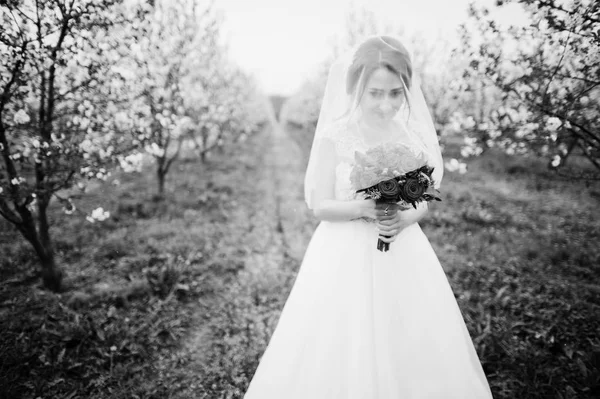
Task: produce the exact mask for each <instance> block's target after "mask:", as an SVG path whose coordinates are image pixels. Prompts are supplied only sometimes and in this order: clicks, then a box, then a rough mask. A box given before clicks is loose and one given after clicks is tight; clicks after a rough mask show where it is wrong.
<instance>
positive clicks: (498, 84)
mask: <svg viewBox="0 0 600 399" xmlns="http://www.w3.org/2000/svg"><path fill="white" fill-rule="evenodd" d="M502 13H504V15H507V14H508V13H510V15H516V14H520V15H522V16H523V18H521V19H520V20H517V21H515V20H514V18H511V21H510V22H506V21H505V20H504V19H502V18H501V16H502V15H503V14H502ZM470 15H471V20H472V24H469V25H466V26H464V27H463V29H462V40H463V45H464V49H463V51H464V53H465V54H466V55H467V57H468V58H469V59H471V62H470V66H469V68H467V71H466V73H467V75H466V76H467V77H469V76H478V77H480V78H483V85H485V86H490V85H491V87H492V89H491V93H492V96H493V98H494V100H493V101H494V102H495V103H496V105H495V106H494V107H491V108H489V112H486V113H485V114H483V115H481V118H479V120H477V124H476V125H475V128H474V129H473V130H472V131H471V132H472V133H473V136H474V138H476V139H477V141H478V143H477V144H478V145H479V146H481V147H483V148H488V147H491V146H499V147H501V148H503V149H505V150H506V151H508V152H511V153H526V152H532V153H535V154H537V155H539V156H543V157H545V158H546V159H548V162H549V164H550V166H551V167H554V168H560V167H562V166H565V164H566V160H567V158H568V157H569V155H570V154H572V153H579V154H581V155H583V156H585V157H586V158H587V159H588V160H589V161H590V163H591V165H593V167H594V168H595V169H596V172H598V171H600V133H598V132H600V125H599V124H598V121H599V118H598V116H599V115H600V88H599V85H600V80H598V76H600V55H599V54H600V37H599V33H598V32H599V31H600V4H599V3H598V2H595V1H588V0H569V1H555V0H536V1H525V0H523V1H521V0H514V1H510V0H509V1H497V2H496V8H494V9H488V8H486V7H476V6H475V5H472V6H471V8H470ZM565 174H568V175H571V176H576V177H585V178H599V176H600V174H599V173H595V174H590V173H584V174H579V175H575V174H574V172H573V171H565Z"/></svg>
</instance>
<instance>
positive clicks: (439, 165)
mask: <svg viewBox="0 0 600 399" xmlns="http://www.w3.org/2000/svg"><path fill="white" fill-rule="evenodd" d="M359 50H361V53H358V51H359ZM390 54H391V55H390ZM359 55H360V56H361V57H362V59H364V58H365V57H366V58H367V59H369V60H370V61H371V64H373V62H374V65H377V67H379V66H382V65H389V64H390V60H389V57H392V60H393V63H394V65H391V66H392V67H393V68H394V70H395V71H397V74H398V75H400V80H401V81H402V84H403V86H404V95H405V101H404V102H403V104H402V105H401V106H400V107H399V108H398V109H397V112H396V110H394V112H396V113H395V114H394V116H393V118H392V119H391V121H390V123H388V124H386V126H387V127H385V128H383V127H382V128H380V130H379V131H378V132H377V133H378V134H379V135H387V136H390V137H400V136H402V137H404V139H406V138H409V139H410V140H411V142H412V143H414V145H416V146H418V147H419V149H420V150H421V151H422V152H423V154H424V155H425V156H426V159H427V160H428V161H427V163H428V165H430V166H432V167H434V171H433V175H432V177H433V180H434V187H435V188H436V189H437V188H439V187H440V182H441V180H442V175H443V169H444V166H443V160H442V154H441V151H440V146H439V143H438V137H437V133H436V131H435V126H434V124H433V120H432V118H431V115H430V112H429V109H428V107H427V104H426V103H425V99H424V97H423V93H422V92H421V87H420V80H419V77H418V71H415V69H414V65H412V61H411V60H412V57H411V55H410V53H409V52H408V50H407V49H406V47H405V46H404V45H403V44H402V43H401V42H400V41H399V40H398V39H397V38H394V37H391V36H372V37H370V38H367V39H366V40H365V41H363V42H362V43H359V44H358V45H357V46H355V47H354V48H352V49H351V50H349V51H346V52H345V53H343V54H342V55H341V56H339V57H338V58H337V59H336V60H335V61H334V62H333V64H332V65H331V67H330V70H329V74H328V78H327V84H326V86H325V93H324V95H323V101H322V105H321V110H320V113H319V119H318V122H317V126H316V130H315V135H314V138H313V144H312V147H311V151H310V156H309V160H308V166H307V169H306V174H305V178H304V199H305V201H306V204H307V205H308V207H309V208H310V209H314V208H315V207H316V206H317V204H316V203H315V202H316V200H315V198H317V195H316V191H318V190H321V189H322V188H323V187H324V186H328V185H329V186H330V185H332V184H335V182H334V181H331V179H329V180H326V179H327V177H326V175H327V173H324V170H325V169H326V168H328V167H329V168H330V167H331V162H332V158H333V157H335V153H333V151H334V148H335V146H334V145H332V141H334V140H335V138H339V137H340V135H342V136H343V135H344V134H350V133H349V132H350V130H351V129H350V126H351V125H352V126H354V124H356V123H357V122H358V121H360V120H361V118H362V115H363V113H362V111H361V109H360V106H359V105H360V101H361V97H362V95H364V93H362V92H361V87H363V88H364V84H365V83H366V80H367V79H368V78H369V77H370V74H371V72H372V70H371V71H369V70H368V68H366V67H365V65H363V64H361V59H360V57H359ZM386 57H387V58H386ZM363 90H364V89H363ZM390 126H391V128H390ZM370 132H373V129H372V128H371V129H370ZM332 136H336V137H335V138H334V137H332ZM398 140H400V139H399V138H398ZM334 180H335V179H334Z"/></svg>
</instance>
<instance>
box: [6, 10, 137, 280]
mask: <svg viewBox="0 0 600 399" xmlns="http://www.w3.org/2000/svg"><path fill="white" fill-rule="evenodd" d="M136 15H138V14H137V12H133V10H131V9H128V8H126V7H121V6H120V5H119V4H118V1H117V0H109V1H104V2H95V1H92V0H70V1H61V0H53V1H45V2H41V1H33V0H29V1H28V0H24V1H12V2H3V3H2V6H0V23H1V24H2V29H0V215H2V217H4V218H5V219H6V220H7V221H8V222H10V223H11V224H12V225H14V226H15V228H16V229H17V230H18V231H19V232H20V233H21V234H22V235H23V237H25V239H26V240H27V241H28V242H29V243H31V245H32V246H33V248H34V249H35V252H36V254H37V256H38V258H39V260H40V264H41V270H42V278H43V281H44V284H45V286H46V287H48V288H50V289H52V290H60V289H61V287H62V281H63V275H64V272H63V271H62V270H61V268H60V265H57V264H56V262H55V259H54V251H53V247H52V241H51V237H50V231H49V228H50V225H49V220H48V214H47V211H48V206H49V204H50V202H51V199H52V198H58V199H59V200H61V201H63V203H64V211H65V213H67V214H68V213H73V212H74V211H75V206H74V204H73V203H72V201H71V199H70V198H64V197H62V196H61V195H60V194H59V193H60V192H61V190H65V189H68V188H70V187H72V186H73V185H74V184H75V183H77V182H80V181H81V180H84V181H85V180H86V179H101V180H103V179H106V177H107V176H108V174H109V173H110V172H109V169H110V167H111V166H112V165H113V164H114V163H115V162H117V159H118V158H119V157H122V156H124V155H125V154H126V152H127V151H129V150H130V149H131V145H132V143H131V141H130V140H128V137H130V136H131V134H134V135H135V134H138V132H140V129H141V130H143V129H142V128H139V126H140V125H139V124H135V126H138V128H134V126H132V122H131V118H129V117H128V116H127V112H126V111H123V108H122V103H121V100H120V99H121V94H122V87H123V81H124V79H123V76H122V75H121V74H120V73H118V71H117V70H115V69H114V68H113V65H114V62H113V60H111V57H113V56H115V55H116V53H115V52H114V48H115V46H116V45H117V44H118V43H117V41H115V39H114V38H113V37H112V36H111V35H110V30H111V29H114V28H115V27H117V26H118V24H119V23H121V22H125V21H130V20H131V18H133V17H135V16H136ZM120 40H122V38H120ZM115 115H116V117H114V118H113V117H112V116H115ZM140 133H143V132H140ZM107 216H108V214H107V213H106V212H105V211H104V210H103V209H98V210H96V211H95V212H92V213H91V214H90V215H88V217H89V218H91V220H93V221H96V220H103V219H104V218H106V217H107Z"/></svg>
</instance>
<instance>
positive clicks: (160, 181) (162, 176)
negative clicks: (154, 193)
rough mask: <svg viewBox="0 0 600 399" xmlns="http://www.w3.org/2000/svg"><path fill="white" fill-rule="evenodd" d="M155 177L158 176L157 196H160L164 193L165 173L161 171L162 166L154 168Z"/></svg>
mask: <svg viewBox="0 0 600 399" xmlns="http://www.w3.org/2000/svg"><path fill="white" fill-rule="evenodd" d="M156 177H157V178H158V196H159V197H160V198H162V197H164V195H165V177H166V173H165V172H164V171H163V169H162V167H160V166H159V167H158V168H157V169H156Z"/></svg>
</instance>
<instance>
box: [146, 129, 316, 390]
mask: <svg viewBox="0 0 600 399" xmlns="http://www.w3.org/2000/svg"><path fill="white" fill-rule="evenodd" d="M245 151H246V153H245V156H243V157H241V158H240V167H245V168H246V170H245V172H246V173H244V179H242V183H240V187H239V189H240V190H239V191H240V195H237V196H236V200H234V201H232V202H231V203H230V204H229V207H230V212H229V213H228V215H229V216H228V220H227V221H226V228H227V230H228V234H226V235H225V236H224V238H223V240H222V241H221V242H220V248H225V249H229V252H228V251H223V253H222V254H219V253H216V254H213V258H218V257H219V256H220V255H223V256H222V257H224V258H226V257H227V256H228V253H231V250H232V248H235V251H238V252H241V255H242V256H241V257H242V259H243V267H242V268H241V270H240V271H239V272H238V273H237V275H236V276H235V277H233V278H232V277H231V276H213V283H214V286H213V287H212V288H214V294H212V295H207V296H206V297H205V298H202V300H201V301H200V302H199V306H198V310H197V316H198V318H197V320H196V322H195V323H194V324H195V325H196V327H195V328H194V330H193V332H192V333H191V334H190V335H189V338H188V339H187V341H186V342H184V343H183V345H182V347H181V348H180V350H179V351H178V352H177V353H172V354H169V355H168V356H165V357H164V358H163V359H162V360H161V361H160V362H158V365H157V366H158V369H159V374H160V377H159V378H161V379H163V383H162V384H161V385H163V387H164V384H170V385H171V386H172V388H173V389H172V390H170V392H171V393H172V396H171V397H173V398H210V399H217V398H241V397H242V396H243V393H244V391H245V389H246V387H247V384H248V383H249V381H250V379H251V377H252V374H253V373H254V370H255V368H256V366H257V364H258V360H259V359H260V356H261V355H262V353H263V351H264V348H265V347H266V345H267V343H268V340H269V337H270V335H271V333H272V331H273V329H274V327H275V325H276V322H277V320H278V318H279V314H280V311H281V308H282V307H283V304H284V302H285V300H286V299H287V296H288V294H289V291H290V289H291V287H292V285H293V282H294V279H295V276H296V273H297V270H298V267H299V266H300V262H301V260H302V257H303V255H304V251H305V250H306V246H307V245H308V241H309V240H310V236H311V234H312V232H313V231H314V228H315V226H316V222H315V220H314V218H312V217H311V215H309V211H308V210H307V209H306V206H305V204H304V197H303V178H304V171H305V160H304V159H303V154H302V151H301V149H300V148H299V147H298V145H297V144H296V143H295V141H294V140H292V139H291V138H290V137H289V134H288V132H286V131H285V130H284V129H283V128H282V127H281V126H280V125H279V124H278V123H277V122H275V121H274V118H273V122H272V127H271V128H268V129H267V130H265V131H264V132H262V133H261V137H260V139H258V140H256V141H255V142H253V144H252V148H248V149H246V150H245ZM250 154H253V155H254V157H250ZM227 247H228V248H227ZM224 261H225V262H227V259H224ZM174 366H175V368H173V367H174ZM167 390H168V389H167Z"/></svg>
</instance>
